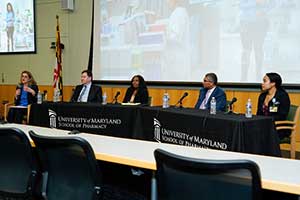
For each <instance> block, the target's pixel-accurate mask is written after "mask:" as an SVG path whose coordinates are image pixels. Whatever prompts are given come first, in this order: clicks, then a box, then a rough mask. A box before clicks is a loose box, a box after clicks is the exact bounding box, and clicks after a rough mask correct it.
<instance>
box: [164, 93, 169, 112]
mask: <svg viewBox="0 0 300 200" xmlns="http://www.w3.org/2000/svg"><path fill="white" fill-rule="evenodd" d="M169 99H170V97H169V94H168V93H167V92H165V94H164V96H163V106H162V107H163V108H169Z"/></svg>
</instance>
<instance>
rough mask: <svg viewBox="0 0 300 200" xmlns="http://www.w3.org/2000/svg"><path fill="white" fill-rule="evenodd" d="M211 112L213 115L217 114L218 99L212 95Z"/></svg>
mask: <svg viewBox="0 0 300 200" xmlns="http://www.w3.org/2000/svg"><path fill="white" fill-rule="evenodd" d="M210 114H212V115H215V114H217V101H216V99H215V97H212V98H211V101H210Z"/></svg>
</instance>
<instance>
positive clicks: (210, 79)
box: [195, 73, 226, 111]
mask: <svg viewBox="0 0 300 200" xmlns="http://www.w3.org/2000/svg"><path fill="white" fill-rule="evenodd" d="M217 83H218V77H217V75H216V74H215V73H207V74H206V75H205V76H204V79H203V88H201V89H200V94H199V97H198V101H197V103H196V105H195V108H196V109H202V110H205V109H208V110H209V109H210V101H211V98H212V97H215V99H216V102H217V106H216V107H217V111H225V110H226V94H225V92H224V91H223V90H222V89H221V88H220V87H219V86H217Z"/></svg>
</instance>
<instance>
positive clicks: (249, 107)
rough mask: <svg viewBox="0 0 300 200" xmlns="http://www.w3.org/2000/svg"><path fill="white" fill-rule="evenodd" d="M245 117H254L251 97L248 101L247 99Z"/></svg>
mask: <svg viewBox="0 0 300 200" xmlns="http://www.w3.org/2000/svg"><path fill="white" fill-rule="evenodd" d="M245 117H246V118H252V103H251V99H248V101H247V104H246V113H245Z"/></svg>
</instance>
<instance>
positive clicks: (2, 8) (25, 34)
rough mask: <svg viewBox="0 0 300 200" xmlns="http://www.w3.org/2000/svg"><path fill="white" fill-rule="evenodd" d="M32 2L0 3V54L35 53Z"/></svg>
mask: <svg viewBox="0 0 300 200" xmlns="http://www.w3.org/2000/svg"><path fill="white" fill-rule="evenodd" d="M34 34H35V30H34V0H22V1H20V0H7V1H6V0H2V1H0V53H18V52H34V51H35V36H34Z"/></svg>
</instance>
